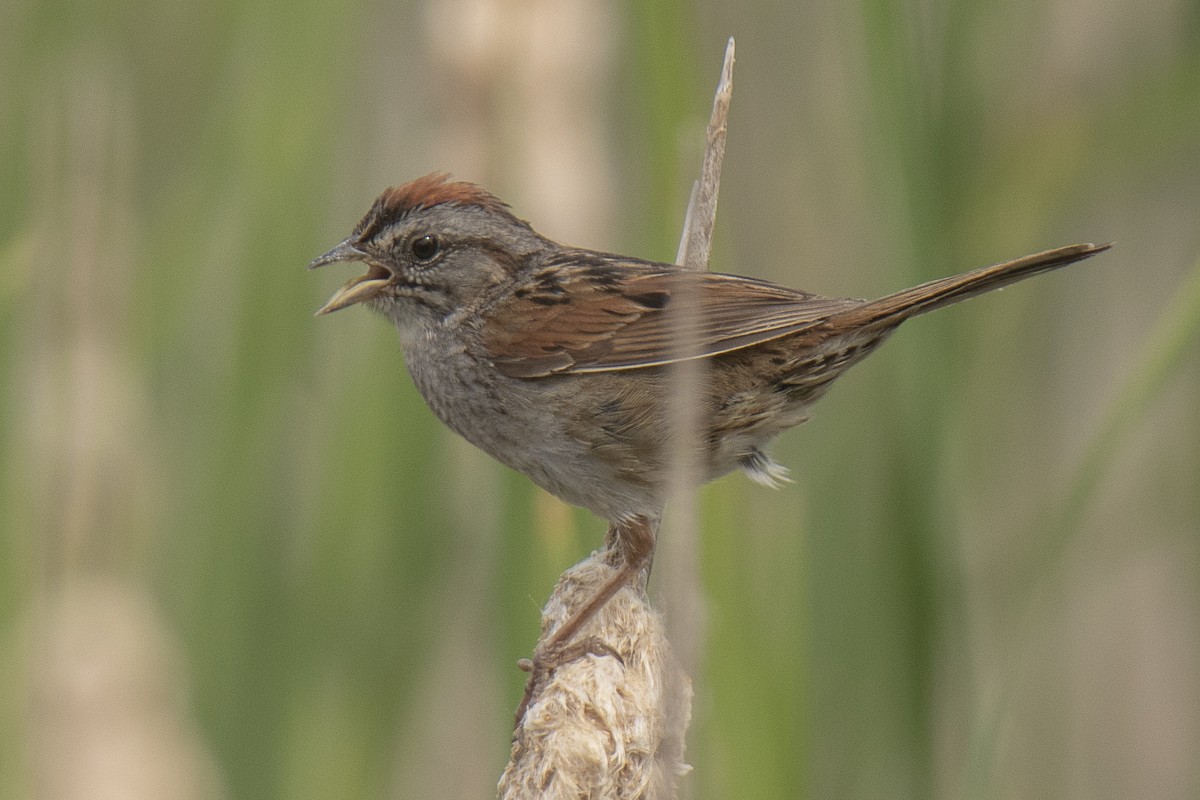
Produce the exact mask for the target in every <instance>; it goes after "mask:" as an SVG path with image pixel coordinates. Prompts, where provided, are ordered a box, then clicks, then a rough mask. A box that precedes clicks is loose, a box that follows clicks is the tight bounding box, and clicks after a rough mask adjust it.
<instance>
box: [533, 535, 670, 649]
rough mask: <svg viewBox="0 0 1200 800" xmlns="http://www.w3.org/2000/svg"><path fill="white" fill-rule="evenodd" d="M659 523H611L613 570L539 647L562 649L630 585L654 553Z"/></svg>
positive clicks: (607, 539) (609, 546)
mask: <svg viewBox="0 0 1200 800" xmlns="http://www.w3.org/2000/svg"><path fill="white" fill-rule="evenodd" d="M657 527H658V526H657V525H656V524H655V523H654V522H653V521H651V520H650V519H647V518H646V517H634V518H633V519H632V520H630V521H628V522H618V523H614V524H612V525H610V526H609V528H608V535H607V536H606V537H605V543H606V544H607V545H608V559H609V566H612V567H615V568H616V572H614V573H613V574H612V576H610V577H609V578H608V580H606V581H605V582H604V583H602V584H601V585H600V588H599V589H597V590H596V593H595V594H594V595H592V597H591V598H589V599H588V601H587V602H586V603H584V604H583V605H582V606H580V607H579V609H577V610H576V611H575V613H573V614H572V615H571V616H570V617H568V618H567V619H566V620H565V621H564V622H563V623H562V624H561V625H559V626H558V628H557V629H555V631H554V633H552V634H551V635H550V638H548V639H547V640H546V641H545V643H544V644H543V645H542V646H541V647H539V648H538V649H539V650H541V651H542V652H543V653H544V654H546V655H549V654H552V653H554V652H555V651H556V650H559V649H561V648H562V647H563V646H564V645H566V643H567V642H569V641H570V640H571V638H572V637H573V636H575V634H576V633H577V632H578V631H579V629H580V628H581V627H583V626H584V625H585V624H586V623H587V622H588V620H590V619H591V618H592V617H594V616H596V612H597V611H599V610H600V609H601V607H603V606H604V604H605V603H607V602H608V601H609V600H611V599H612V598H613V595H615V594H616V593H617V592H619V591H621V589H623V588H625V587H626V586H628V585H629V584H630V583H631V582H632V581H633V580H634V579H635V578H636V577H637V575H638V573H639V572H641V571H642V570H643V569H645V568H646V567H647V566H648V565H649V563H650V561H651V559H652V558H653V556H654V536H655V533H656V532H657Z"/></svg>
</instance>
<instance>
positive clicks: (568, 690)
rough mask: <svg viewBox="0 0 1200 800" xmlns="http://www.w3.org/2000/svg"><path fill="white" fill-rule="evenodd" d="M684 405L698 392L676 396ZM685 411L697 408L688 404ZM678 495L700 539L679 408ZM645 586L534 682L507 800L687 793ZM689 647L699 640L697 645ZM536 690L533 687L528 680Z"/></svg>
mask: <svg viewBox="0 0 1200 800" xmlns="http://www.w3.org/2000/svg"><path fill="white" fill-rule="evenodd" d="M732 70H733V39H730V40H729V43H728V45H727V47H726V51H725V63H724V66H723V68H722V73H721V81H720V83H719V84H718V87H717V94H716V99H715V100H714V103H713V113H712V118H711V120H710V122H709V129H708V141H707V145H706V148H705V154H704V165H703V169H702V173H701V179H700V181H699V183H698V184H697V185H696V186H694V187H693V190H692V197H691V202H690V203H689V205H688V213H687V217H686V220H685V223H684V231H683V236H682V238H681V244H680V253H679V259H678V261H679V263H680V264H683V265H685V266H687V267H689V268H691V269H700V270H703V269H707V267H708V256H709V252H710V243H711V239H712V231H713V225H714V220H715V216H716V205H717V190H718V187H719V184H720V172H721V159H722V157H723V155H724V151H725V130H726V126H725V123H726V118H727V115H728V111H729V101H730V98H731V97H732V91H733V85H732ZM680 305H681V306H682V307H683V309H684V310H683V312H682V313H681V314H680V316H679V317H678V318H677V324H678V325H679V330H680V336H679V337H678V338H679V339H680V342H679V347H680V348H681V349H686V348H688V347H689V346H690V345H689V343H688V341H687V337H686V333H687V330H688V329H689V328H691V327H693V325H694V323H695V317H694V313H695V312H694V309H695V305H694V303H693V304H692V306H691V309H692V311H691V315H689V309H688V307H687V306H688V304H687V303H686V298H685V302H683V303H681V304H680ZM695 365H696V362H694V361H685V362H684V368H683V369H676V370H674V374H673V377H672V380H673V381H676V383H677V385H678V386H679V388H683V389H687V388H688V387H695V386H698V384H699V381H700V380H701V378H702V376H701V375H700V374H699V372H698V370H697V369H696V368H695ZM673 395H674V396H676V397H692V396H694V392H691V391H682V392H681V391H676V392H673ZM681 405H684V406H687V405H689V404H681ZM677 412H678V413H677V415H676V416H677V417H678V418H679V419H680V420H681V422H680V423H679V424H678V425H677V426H676V430H675V431H674V432H673V437H672V445H673V450H674V451H675V453H676V455H675V456H674V458H675V463H674V464H673V466H674V474H675V476H676V477H675V481H674V483H675V485H676V486H677V487H679V489H678V490H677V491H673V492H672V496H673V497H676V498H679V499H680V500H681V502H680V505H682V506H685V509H684V516H683V518H681V520H680V521H681V523H682V524H681V525H673V526H672V527H673V528H674V529H676V530H677V531H678V533H679V534H681V535H693V536H694V535H695V534H694V531H695V524H694V522H695V515H694V513H690V505H691V504H690V502H688V500H687V499H686V494H687V493H689V492H690V490H691V486H692V485H694V482H693V481H691V480H690V478H691V476H693V475H694V474H695V463H696V462H695V460H694V459H695V453H694V452H693V451H694V446H693V445H692V443H694V441H695V439H696V437H695V431H696V430H697V428H698V426H697V424H696V422H697V420H696V409H695V408H694V407H693V408H687V407H685V408H681V409H677ZM617 546H619V545H618V543H617V542H616V540H615V538H613V539H612V541H609V542H606V545H605V548H604V549H602V550H598V551H596V552H595V553H593V554H592V555H591V556H590V557H588V558H587V559H585V560H584V561H582V562H581V563H579V564H577V565H575V566H574V567H572V568H571V569H569V570H567V571H566V572H565V573H563V575H562V577H561V578H560V579H559V581H558V584H557V585H556V586H555V588H554V592H553V593H552V594H551V596H550V599H549V601H548V602H547V603H546V606H545V608H544V609H543V613H542V631H541V637H540V641H539V647H540V646H541V644H542V643H544V642H546V641H547V639H548V638H549V637H550V636H551V635H553V633H554V631H555V630H556V628H557V627H558V626H559V625H561V624H562V623H563V622H564V621H566V620H567V619H569V618H570V617H571V615H572V613H573V612H574V611H575V609H577V608H579V607H580V606H581V605H582V604H584V603H586V602H587V601H588V600H590V599H591V598H592V597H593V596H594V595H595V593H596V591H597V590H598V588H599V587H600V586H602V585H603V584H604V583H605V582H606V581H607V580H608V579H609V577H610V576H611V575H612V573H613V570H614V569H615V567H614V566H612V565H613V564H620V563H622V555H621V554H620V553H614V552H609V548H615V547H617ZM645 578H646V576H645V575H644V576H643V578H642V580H640V581H638V582H636V583H635V584H634V585H631V586H628V587H625V588H623V589H622V590H621V591H619V592H618V593H617V594H616V595H615V596H614V597H613V598H612V599H611V600H609V601H608V602H607V603H606V604H605V605H604V606H603V607H602V608H601V609H600V610H599V612H598V613H597V614H596V615H595V616H594V617H592V619H590V620H589V621H588V623H587V624H586V625H585V626H584V627H583V628H582V629H581V630H580V631H579V633H578V634H577V635H576V637H575V640H574V642H576V643H578V645H579V653H580V654H579V656H578V657H577V658H575V659H573V660H568V661H567V662H566V663H564V664H562V665H561V666H558V667H556V668H555V669H554V670H553V671H551V672H550V673H549V674H548V675H543V676H536V674H535V677H537V678H538V679H539V682H538V683H537V684H534V683H531V685H530V687H529V689H528V697H527V701H528V702H527V703H523V704H522V711H521V716H520V718H519V719H518V720H517V727H516V730H515V732H514V735H513V746H512V754H511V759H510V761H509V764H508V766H507V767H506V768H505V770H504V774H503V775H502V776H501V778H500V784H499V796H500V798H502V800H525V799H532V798H540V799H541V800H556V799H557V798H562V799H563V800H567V798H570V799H571V800H577V798H588V799H589V800H600V798H604V799H605V800H671V799H672V798H675V797H676V796H677V793H678V783H679V778H680V776H682V775H684V774H685V773H686V772H687V771H688V770H689V769H690V767H689V766H688V765H687V764H686V763H685V762H684V760H683V756H684V741H685V737H686V732H687V726H688V723H689V721H690V719H691V697H692V688H691V680H690V679H689V678H688V676H687V674H686V673H685V672H684V671H683V669H682V668H681V667H680V664H679V662H678V660H677V658H676V656H675V653H674V651H673V649H672V647H671V644H670V642H668V640H667V637H666V633H665V630H664V624H663V619H662V616H661V615H660V614H659V613H658V612H657V611H656V610H655V609H654V608H652V607H651V605H650V602H649V599H648V597H647V595H646V581H645ZM688 638H689V640H695V639H696V638H697V637H696V636H694V635H690V636H689V637H688ZM532 680H533V679H532V678H531V681H532Z"/></svg>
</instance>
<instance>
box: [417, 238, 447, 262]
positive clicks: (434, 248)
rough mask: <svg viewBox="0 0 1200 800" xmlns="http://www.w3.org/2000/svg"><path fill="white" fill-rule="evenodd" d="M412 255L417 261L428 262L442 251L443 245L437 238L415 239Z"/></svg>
mask: <svg viewBox="0 0 1200 800" xmlns="http://www.w3.org/2000/svg"><path fill="white" fill-rule="evenodd" d="M411 246H412V254H413V256H414V257H415V258H416V259H417V261H428V260H429V259H431V258H433V257H434V256H436V255H437V254H438V252H439V251H440V250H441V249H442V243H441V242H439V241H438V238H437V237H436V236H429V235H427V236H420V237H418V238H416V239H413V243H412V245H411Z"/></svg>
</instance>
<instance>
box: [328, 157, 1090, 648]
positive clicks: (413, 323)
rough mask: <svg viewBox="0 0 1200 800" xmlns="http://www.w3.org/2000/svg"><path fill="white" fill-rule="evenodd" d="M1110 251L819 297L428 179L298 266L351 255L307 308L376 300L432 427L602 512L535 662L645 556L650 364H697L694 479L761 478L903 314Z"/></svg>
mask: <svg viewBox="0 0 1200 800" xmlns="http://www.w3.org/2000/svg"><path fill="white" fill-rule="evenodd" d="M1108 247H1109V245H1102V246H1096V245H1091V244H1076V245H1071V246H1069V247H1061V248H1058V249H1057V250H1049V251H1046V252H1044V253H1037V254H1035V255H1030V256H1026V257H1024V258H1019V259H1017V260H1015V261H1008V262H1005V263H1003V264H996V265H994V266H990V267H984V268H982V269H977V270H974V271H971V272H966V273H964V274H962V275H957V276H954V277H950V278H941V279H939V280H934V281H930V282H928V283H924V284H922V285H920V286H917V287H915V288H912V289H906V290H904V291H901V292H896V293H895V294H890V295H888V296H886V297H883V298H881V299H879V300H869V301H864V300H852V299H846V298H839V297H822V296H820V295H816V294H809V293H808V292H802V291H798V290H795V289H788V288H785V287H782V286H777V285H775V284H772V283H767V282H766V281H761V280H756V279H754V278H745V277H740V276H736V275H721V274H717V273H711V272H696V271H688V270H684V269H682V268H680V267H678V266H674V265H671V264H659V263H655V262H651V261H643V260H641V259H636V258H629V257H627V256H619V255H612V254H610V253H599V252H594V251H591V250H582V249H579V248H575V247H567V246H564V245H561V244H558V243H556V242H552V241H550V240H549V239H546V238H545V237H543V236H541V235H540V234H538V233H537V232H536V231H534V230H533V228H531V227H530V226H529V224H528V223H526V222H524V221H523V220H520V219H518V218H517V217H516V216H514V215H513V214H512V213H511V212H510V211H509V209H508V206H507V205H505V204H504V203H503V202H501V201H500V200H498V199H497V198H496V197H494V196H493V195H491V194H489V193H488V192H487V191H485V190H484V189H482V188H480V187H478V186H475V185H474V184H470V183H459V182H452V181H450V180H448V178H447V176H445V175H439V174H435V175H429V176H427V177H424V178H418V179H417V180H414V181H411V182H409V183H406V184H404V185H403V186H399V187H396V188H392V189H389V190H387V191H386V192H384V193H383V195H381V196H380V197H379V199H377V200H376V201H375V204H374V205H373V206H372V207H371V210H370V211H368V212H367V215H366V216H365V217H363V219H362V221H360V222H359V223H358V225H357V227H355V229H354V231H353V232H352V233H351V234H350V236H349V237H347V238H346V239H345V240H344V241H343V242H341V243H340V244H339V245H337V246H336V247H334V248H333V249H332V250H330V251H329V252H328V253H326V254H325V255H323V256H320V257H319V258H317V259H316V260H314V261H313V262H312V264H311V265H310V267H319V266H323V265H325V264H332V263H335V262H339V261H359V262H362V263H364V264H365V265H366V267H367V270H366V274H365V275H362V276H360V277H357V278H354V279H353V280H351V281H350V282H349V283H347V284H346V285H345V286H343V287H342V288H341V289H339V290H338V291H337V293H336V294H334V295H333V297H332V298H330V300H329V302H328V303H326V304H325V306H324V307H322V308H321V309H320V311H319V312H318V313H320V314H325V313H328V312H330V311H336V310H338V309H341V308H345V307H347V306H350V305H354V304H356V303H365V304H367V305H368V306H370V307H372V308H374V309H375V310H376V311H379V312H382V313H383V314H384V315H385V316H386V317H388V318H389V319H390V320H391V321H392V322H393V323H395V325H396V328H397V329H398V330H399V332H400V344H401V346H402V347H403V349H404V356H405V361H406V363H407V365H408V370H409V372H410V373H411V374H412V378H413V381H414V382H415V383H416V385H417V388H418V389H419V390H420V392H421V394H422V395H423V396H424V398H425V400H426V402H427V403H428V404H429V407H430V408H431V409H433V412H434V413H435V414H436V415H437V416H438V418H439V419H441V420H442V422H444V423H445V424H447V425H449V426H450V427H451V428H452V429H454V430H455V431H457V432H458V433H459V434H461V435H462V436H464V437H465V438H466V439H467V440H468V441H470V442H472V443H473V444H475V445H476V446H478V447H479V448H481V449H483V450H484V451H485V452H487V453H489V454H491V455H492V456H493V457H495V458H496V459H497V460H499V461H501V462H502V463H504V464H507V465H508V466H510V467H512V468H513V469H515V470H517V471H519V472H523V473H525V474H526V475H528V476H529V477H530V479H532V480H533V482H534V483H536V484H538V485H539V486H541V487H542V488H544V489H546V490H547V491H549V492H550V493H552V494H554V495H557V496H558V497H560V498H562V499H563V500H565V501H567V502H568V503H572V504H574V505H578V506H583V507H584V508H588V509H590V510H591V511H593V512H594V513H596V514H598V515H599V516H601V517H603V518H604V519H606V520H607V521H608V524H609V533H608V540H609V544H610V548H609V549H610V551H611V553H613V555H612V556H611V558H612V566H613V567H614V568H615V571H614V573H613V575H612V578H611V579H610V580H609V581H608V582H607V583H606V584H605V585H604V586H603V587H602V588H601V590H600V591H599V592H598V593H597V594H596V596H595V597H594V598H593V599H592V600H591V601H590V602H588V603H587V604H585V605H584V606H583V607H582V608H580V609H578V610H577V611H576V612H575V614H574V615H573V616H572V617H571V618H570V619H568V620H567V621H566V622H565V623H563V624H562V625H561V626H560V627H559V628H558V629H557V630H556V631H555V632H554V634H553V635H552V636H551V637H550V638H549V639H548V640H547V643H546V645H545V646H544V648H543V650H542V652H541V653H540V654H539V655H540V657H542V658H543V659H549V658H551V657H552V656H553V654H554V652H555V651H558V652H560V653H561V651H562V650H563V649H564V646H565V645H566V644H567V643H568V642H569V641H570V639H571V638H572V636H573V635H574V634H575V633H576V632H577V631H578V629H579V628H580V626H581V625H583V623H585V622H586V621H587V620H588V619H589V618H590V617H591V616H592V615H593V614H594V613H595V611H596V610H597V609H598V608H600V606H601V605H603V604H604V603H605V602H606V601H607V600H608V599H609V598H610V597H611V596H612V595H613V594H614V593H616V592H617V591H618V590H619V589H620V588H621V587H622V586H625V585H626V584H628V583H630V582H631V581H632V580H633V578H634V577H635V576H637V575H638V574H639V573H640V572H641V571H642V570H643V569H644V568H645V567H647V566H648V564H649V560H650V556H651V554H652V552H653V546H654V536H655V531H656V529H657V525H658V520H659V517H660V514H661V512H662V506H663V502H664V496H665V493H666V486H667V482H668V475H667V471H668V464H669V463H670V454H669V453H668V452H667V443H668V441H669V439H670V437H671V430H672V426H671V420H670V414H671V413H672V402H671V399H670V398H669V397H668V396H667V394H668V390H669V386H670V375H669V369H668V366H667V365H669V364H672V363H673V362H677V361H680V360H684V359H695V360H697V363H698V364H699V365H700V366H701V367H702V369H703V372H702V373H701V377H700V380H701V384H700V385H702V386H703V387H704V389H703V391H702V392H701V393H700V395H699V396H698V397H695V398H692V399H691V402H695V403H697V404H698V414H697V418H698V420H699V430H698V431H697V435H696V441H697V442H698V448H699V450H698V453H697V462H698V464H699V465H700V466H699V469H700V475H699V478H700V479H701V480H704V481H708V480H712V479H714V478H716V477H718V476H721V475H724V474H725V473H727V472H731V471H733V470H734V469H739V468H740V469H742V470H743V471H745V472H746V473H747V474H748V475H749V476H750V477H751V478H753V479H755V480H757V481H759V482H763V483H767V484H774V483H776V482H778V481H779V480H781V479H783V478H784V477H785V476H786V470H784V468H783V467H781V466H779V465H778V464H776V463H775V462H774V461H772V460H771V458H770V457H769V456H768V455H767V454H766V450H765V448H766V446H767V445H768V444H769V443H770V442H771V440H772V439H774V438H775V437H776V436H777V435H778V434H779V433H781V432H782V431H784V430H786V429H788V428H791V427H793V426H795V425H798V424H800V423H801V422H803V421H804V420H805V419H806V415H807V412H808V409H809V406H811V405H812V404H813V403H814V402H815V401H816V400H817V399H818V398H820V397H821V396H822V395H823V394H824V393H825V392H826V390H828V388H829V386H830V384H831V383H832V382H833V381H834V379H836V378H837V377H838V376H839V375H841V374H842V373H843V372H845V371H846V370H847V369H848V368H849V367H850V366H851V365H852V364H855V363H857V362H858V361H860V360H862V359H863V358H864V357H865V356H866V355H867V354H868V353H870V352H871V351H872V350H874V349H875V348H876V347H878V346H879V345H880V344H881V343H882V342H883V341H884V340H885V339H886V338H887V337H888V335H889V334H891V332H892V331H894V330H895V329H896V327H897V326H898V325H899V324H900V323H901V322H903V321H904V320H906V319H908V318H909V317H912V316H915V315H917V314H923V313H924V312H926V311H932V310H933V309H935V308H941V307H942V306H945V305H948V304H950V303H954V302H957V301H959V300H964V299H966V298H968V297H973V296H975V295H977V294H981V293H983V292H987V291H991V290H992V289H999V288H1000V287H1002V286H1006V285H1008V284H1010V283H1013V282H1015V281H1018V280H1021V279H1023V278H1027V277H1029V276H1031V275H1036V274H1038V273H1040V272H1046V271H1048V270H1052V269H1057V268H1059V267H1063V266H1066V265H1067V264H1071V263H1073V262H1075V261H1079V260H1081V259H1084V258H1088V257H1089V256H1092V255H1095V254H1096V253H1099V252H1101V251H1103V250H1106V249H1107V248H1108ZM685 307H686V308H685ZM684 311H687V312H688V313H684ZM681 329H682V330H686V331H687V335H686V337H683V336H681V335H680V333H679V331H680V330H681ZM684 338H686V341H682V340H683V339H684Z"/></svg>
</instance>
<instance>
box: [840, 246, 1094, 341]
mask: <svg viewBox="0 0 1200 800" xmlns="http://www.w3.org/2000/svg"><path fill="white" fill-rule="evenodd" d="M1110 247H1112V245H1111V244H1102V245H1094V244H1072V245H1068V246H1066V247H1059V248H1056V249H1054V250H1047V251H1045V252H1043V253H1034V254H1033V255H1029V256H1025V257H1024V258H1018V259H1016V260H1014V261H1005V262H1004V263H1002V264H993V265H992V266H990V267H982V268H980V269H975V270H971V271H970V272H964V273H962V274H961V275H953V276H951V277H949V278H938V279H937V280H933V281H929V282H928V283H923V284H921V285H920V286H914V287H913V288H911V289H905V290H903V291H900V292H896V293H895V294H889V295H888V296H886V297H881V298H879V299H878V300H872V301H869V302H867V303H864V304H862V305H861V306H858V307H857V308H853V309H851V310H849V311H844V312H842V313H840V314H834V315H833V316H831V317H830V318H829V321H830V322H832V323H837V324H839V325H848V326H855V325H870V324H872V323H882V324H884V325H887V326H888V327H893V326H895V325H899V324H900V323H901V322H903V321H904V320H906V319H908V318H909V317H915V316H917V315H918V314H924V313H925V312H926V311H933V310H934V309H937V308H941V307H943V306H948V305H950V304H951V303H957V302H959V301H960V300H966V299H967V298H970V297H974V296H976V295H979V294H983V293H984V292H990V291H992V290H993V289H1000V288H1002V287H1004V286H1008V285H1009V284H1010V283H1016V282H1017V281H1020V280H1024V279H1025V278H1028V277H1031V276H1033V275H1037V274H1040V273H1042V272H1049V271H1050V270H1055V269H1058V268H1060V267H1065V266H1067V265H1068V264H1074V263H1075V262H1076V261H1082V260H1083V259H1085V258H1090V257H1092V256H1094V255H1096V254H1097V253H1102V252H1104V251H1105V250H1107V249H1108V248H1110Z"/></svg>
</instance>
